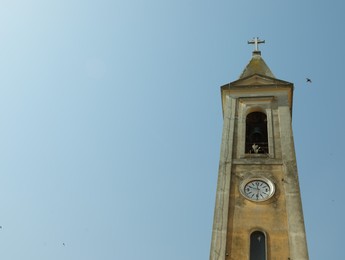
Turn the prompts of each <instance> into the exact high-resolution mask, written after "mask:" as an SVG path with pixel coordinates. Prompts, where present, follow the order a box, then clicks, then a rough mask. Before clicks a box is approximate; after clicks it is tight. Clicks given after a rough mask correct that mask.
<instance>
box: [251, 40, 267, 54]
mask: <svg viewBox="0 0 345 260" xmlns="http://www.w3.org/2000/svg"><path fill="white" fill-rule="evenodd" d="M260 43H265V40H260V39H259V37H254V38H253V40H251V41H248V44H254V46H255V49H254V51H259V44H260Z"/></svg>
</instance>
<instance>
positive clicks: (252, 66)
mask: <svg viewBox="0 0 345 260" xmlns="http://www.w3.org/2000/svg"><path fill="white" fill-rule="evenodd" d="M261 43H265V41H264V40H260V39H259V37H254V38H253V40H251V41H248V44H254V51H253V57H252V59H251V60H250V62H249V63H248V65H247V66H246V67H245V69H244V70H243V72H242V74H241V75H240V78H245V77H248V76H251V75H254V74H259V75H262V76H268V77H271V78H275V76H274V75H273V73H272V71H271V70H270V68H269V67H268V66H267V65H266V63H265V61H264V60H263V59H262V57H261V51H259V44H261Z"/></svg>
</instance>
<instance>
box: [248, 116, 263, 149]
mask: <svg viewBox="0 0 345 260" xmlns="http://www.w3.org/2000/svg"><path fill="white" fill-rule="evenodd" d="M245 149H246V150H245V152H246V153H256V154H257V153H261V154H267V153H268V136H267V116H266V115H265V114H264V113H261V112H253V113H250V114H248V115H247V118H246V147H245Z"/></svg>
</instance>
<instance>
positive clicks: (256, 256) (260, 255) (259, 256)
mask: <svg viewBox="0 0 345 260" xmlns="http://www.w3.org/2000/svg"><path fill="white" fill-rule="evenodd" d="M250 260H266V237H265V234H264V233H262V232H260V231H254V232H253V233H252V234H251V235H250Z"/></svg>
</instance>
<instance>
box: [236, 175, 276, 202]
mask: <svg viewBox="0 0 345 260" xmlns="http://www.w3.org/2000/svg"><path fill="white" fill-rule="evenodd" d="M240 190H241V193H242V195H244V196H245V197H246V198H247V199H249V200H252V201H264V200H268V199H269V198H270V197H272V195H273V193H274V186H273V183H272V182H270V181H269V180H267V179H263V178H256V179H250V180H247V181H245V182H243V183H242V185H241V188H240Z"/></svg>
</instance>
